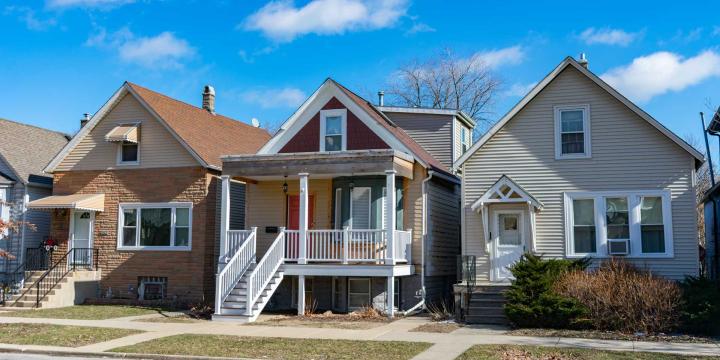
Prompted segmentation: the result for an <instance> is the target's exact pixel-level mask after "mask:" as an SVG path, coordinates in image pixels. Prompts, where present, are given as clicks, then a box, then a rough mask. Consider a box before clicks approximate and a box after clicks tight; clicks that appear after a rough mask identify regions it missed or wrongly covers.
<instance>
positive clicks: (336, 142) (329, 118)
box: [320, 109, 347, 151]
mask: <svg viewBox="0 0 720 360" xmlns="http://www.w3.org/2000/svg"><path fill="white" fill-rule="evenodd" d="M346 149H347V110H346V109H333V110H322V111H320V151H344V150H346Z"/></svg>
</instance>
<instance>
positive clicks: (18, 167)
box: [0, 119, 69, 184]
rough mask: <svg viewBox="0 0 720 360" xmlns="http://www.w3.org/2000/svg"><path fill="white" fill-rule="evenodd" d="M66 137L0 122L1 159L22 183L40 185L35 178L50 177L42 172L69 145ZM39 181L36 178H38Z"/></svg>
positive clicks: (26, 126)
mask: <svg viewBox="0 0 720 360" xmlns="http://www.w3.org/2000/svg"><path fill="white" fill-rule="evenodd" d="M68 141H69V140H68V136H67V135H66V134H63V133H60V132H57V131H52V130H48V129H43V128H39V127H36V126H32V125H26V124H21V123H18V122H15V121H10V120H5V119H0V156H2V159H4V160H5V161H6V162H7V163H8V166H10V167H11V169H12V170H13V171H14V172H15V174H5V175H4V177H7V176H14V175H17V176H18V177H19V179H16V180H19V181H21V182H22V183H26V184H27V183H29V182H31V183H42V182H43V181H39V182H38V181H35V180H36V179H38V178H37V177H51V176H52V175H50V174H48V173H45V172H44V171H43V169H44V168H45V166H47V164H48V163H49V162H50V161H51V160H52V159H53V157H55V155H56V154H57V153H58V152H60V150H62V148H63V147H64V146H65V144H67V142H68ZM38 180H39V179H38Z"/></svg>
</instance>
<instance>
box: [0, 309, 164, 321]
mask: <svg viewBox="0 0 720 360" xmlns="http://www.w3.org/2000/svg"><path fill="white" fill-rule="evenodd" d="M162 311H163V309H161V308H152V307H138V306H127V305H75V306H68V307H63V308H54V309H37V310H23V311H12V312H0V317H2V316H11V317H25V318H49V319H76V320H105V319H113V318H119V317H125V316H137V315H147V314H153V313H161V312H162Z"/></svg>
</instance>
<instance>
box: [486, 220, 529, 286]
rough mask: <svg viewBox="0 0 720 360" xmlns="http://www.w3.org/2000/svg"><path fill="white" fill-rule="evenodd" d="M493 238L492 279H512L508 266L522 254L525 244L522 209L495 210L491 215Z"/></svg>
mask: <svg viewBox="0 0 720 360" xmlns="http://www.w3.org/2000/svg"><path fill="white" fill-rule="evenodd" d="M493 220H494V221H493V224H494V229H493V230H494V231H493V234H494V235H495V238H494V239H493V243H494V246H493V251H492V259H491V264H492V271H493V278H492V279H493V281H499V282H503V281H509V280H511V279H513V276H512V274H511V273H510V270H509V269H508V267H509V266H511V265H512V264H514V263H515V262H517V261H518V260H519V259H520V257H521V256H522V254H523V250H524V244H525V234H524V228H525V226H524V221H523V220H524V219H523V213H522V211H496V212H494V216H493Z"/></svg>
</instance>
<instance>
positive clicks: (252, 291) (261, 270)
mask: <svg viewBox="0 0 720 360" xmlns="http://www.w3.org/2000/svg"><path fill="white" fill-rule="evenodd" d="M284 254H285V232H284V231H281V232H280V233H279V234H278V236H277V237H276V238H275V241H273V243H272V245H270V248H269V249H268V250H267V252H266V253H265V255H264V256H263V257H262V259H260V261H259V262H258V264H257V266H255V269H253V271H252V273H250V276H248V280H247V296H246V301H247V303H246V306H245V311H246V314H247V315H252V310H253V305H254V304H255V301H257V299H258V298H259V297H260V295H261V294H262V292H263V291H264V290H265V287H266V286H267V284H268V283H269V282H270V280H271V279H272V277H273V276H275V272H276V271H277V270H278V268H279V267H280V265H282V263H283V260H284V256H283V255H284Z"/></svg>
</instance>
